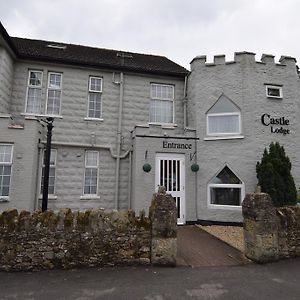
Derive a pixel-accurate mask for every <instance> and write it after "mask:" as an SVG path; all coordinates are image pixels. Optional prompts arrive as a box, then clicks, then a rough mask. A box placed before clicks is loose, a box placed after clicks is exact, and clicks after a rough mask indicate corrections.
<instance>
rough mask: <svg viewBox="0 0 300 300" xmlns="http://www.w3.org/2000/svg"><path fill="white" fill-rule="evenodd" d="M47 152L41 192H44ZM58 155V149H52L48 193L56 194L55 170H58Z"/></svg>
mask: <svg viewBox="0 0 300 300" xmlns="http://www.w3.org/2000/svg"><path fill="white" fill-rule="evenodd" d="M45 153H46V151H44V156H43V169H42V181H41V194H42V193H43V188H44V186H43V184H44V174H45V158H46V157H45ZM56 156H57V150H56V149H51V153H50V169H49V185H48V195H54V194H55V173H56V172H55V171H56Z"/></svg>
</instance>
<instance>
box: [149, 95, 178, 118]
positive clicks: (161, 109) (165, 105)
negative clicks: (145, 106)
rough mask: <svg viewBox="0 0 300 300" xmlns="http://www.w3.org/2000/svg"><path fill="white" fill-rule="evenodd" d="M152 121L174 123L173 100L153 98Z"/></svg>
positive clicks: (151, 105)
mask: <svg viewBox="0 0 300 300" xmlns="http://www.w3.org/2000/svg"><path fill="white" fill-rule="evenodd" d="M150 122H160V123H173V101H165V100H151V102H150Z"/></svg>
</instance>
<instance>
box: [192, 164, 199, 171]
mask: <svg viewBox="0 0 300 300" xmlns="http://www.w3.org/2000/svg"><path fill="white" fill-rule="evenodd" d="M191 170H192V171H193V172H198V171H199V165H198V164H192V165H191Z"/></svg>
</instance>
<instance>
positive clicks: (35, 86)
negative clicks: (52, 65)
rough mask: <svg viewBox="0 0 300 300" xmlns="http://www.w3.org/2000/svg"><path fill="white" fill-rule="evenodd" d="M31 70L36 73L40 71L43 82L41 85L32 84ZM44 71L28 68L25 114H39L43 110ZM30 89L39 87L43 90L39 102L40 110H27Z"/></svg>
mask: <svg viewBox="0 0 300 300" xmlns="http://www.w3.org/2000/svg"><path fill="white" fill-rule="evenodd" d="M31 72H35V73H40V74H41V84H40V85H31V84H30V74H31ZM43 76H44V74H43V71H41V70H28V78H27V90H26V101H25V110H24V111H25V114H28V115H39V114H40V113H41V111H42V99H43V95H42V93H43V90H42V88H43ZM29 89H38V90H40V91H41V99H40V103H39V111H38V112H36V113H35V112H28V111H27V104H28V93H29Z"/></svg>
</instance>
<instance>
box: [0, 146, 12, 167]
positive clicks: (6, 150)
mask: <svg viewBox="0 0 300 300" xmlns="http://www.w3.org/2000/svg"><path fill="white" fill-rule="evenodd" d="M11 155H12V146H11V145H0V163H3V162H4V163H9V162H11V160H12V157H11Z"/></svg>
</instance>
